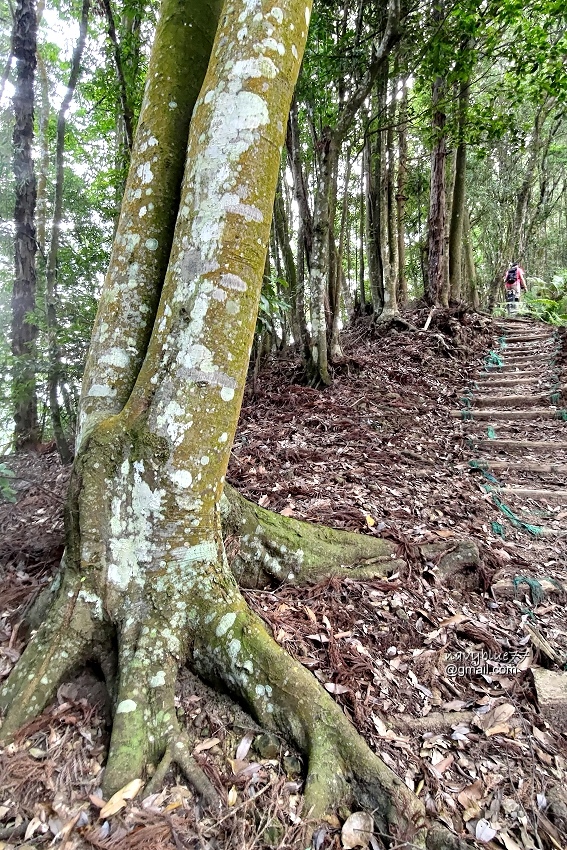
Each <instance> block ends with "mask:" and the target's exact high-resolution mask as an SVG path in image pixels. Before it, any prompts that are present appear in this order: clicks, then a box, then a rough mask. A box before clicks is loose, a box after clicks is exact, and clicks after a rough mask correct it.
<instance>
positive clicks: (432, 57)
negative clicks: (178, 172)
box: [0, 0, 567, 461]
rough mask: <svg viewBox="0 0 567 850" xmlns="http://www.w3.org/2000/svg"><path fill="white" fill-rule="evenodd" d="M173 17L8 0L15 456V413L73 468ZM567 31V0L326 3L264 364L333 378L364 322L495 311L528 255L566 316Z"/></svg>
mask: <svg viewBox="0 0 567 850" xmlns="http://www.w3.org/2000/svg"><path fill="white" fill-rule="evenodd" d="M158 12H159V9H158V4H157V3H154V2H148V3H146V2H142V0H126V2H122V0H119V2H114V0H100V2H98V3H96V4H91V2H90V0H83V3H82V5H81V3H77V2H72V3H67V2H59V0H54V2H51V0H50V2H49V4H47V5H46V4H45V3H44V0H40V2H39V3H38V4H37V5H36V0H20V2H18V4H17V5H16V6H14V4H13V3H12V2H11V0H8V2H2V4H1V5H0V19H1V22H2V28H1V32H0V52H1V55H2V57H3V58H2V76H1V82H0V90H1V99H0V186H1V191H0V298H1V310H0V321H1V323H2V327H1V333H0V357H1V360H2V367H3V368H2V384H1V387H0V427H1V431H2V436H3V442H4V443H5V444H7V443H8V442H9V441H10V439H11V436H12V431H13V425H12V422H13V419H14V414H15V417H16V435H15V436H16V444H17V445H18V446H20V447H22V446H25V445H26V444H30V443H31V444H33V443H37V442H39V441H48V440H51V439H55V440H56V443H57V447H58V450H59V452H60V454H61V457H62V459H63V460H64V461H68V460H70V458H71V454H72V443H73V433H74V423H75V416H76V411H77V404H78V398H79V393H80V383H81V376H82V369H83V364H84V360H85V356H86V351H87V347H88V342H89V336H90V332H91V328H92V324H93V321H94V316H95V312H96V306H97V299H98V297H99V293H100V289H101V285H102V281H103V277H104V274H105V270H106V267H107V264H108V259H109V254H110V248H111V244H112V239H113V235H114V230H115V226H116V222H117V216H118V212H119V209H120V202H121V198H122V193H123V188H124V184H125V179H126V174H127V170H128V164H129V155H130V150H131V145H132V138H133V132H134V129H135V126H136V122H137V116H138V111H139V107H140V102H141V96H142V92H143V87H144V79H145V72H146V67H147V60H148V55H149V47H150V45H151V41H152V37H153V31H154V27H155V22H156V16H157V15H158ZM566 22H567V17H566V13H565V6H564V4H563V3H561V2H557V1H556V0H536V2H532V3H530V4H529V5H528V6H526V5H525V4H524V3H520V2H517V0H506V1H505V2H490V0H483V2H480V3H479V2H471V0H456V2H453V3H450V2H445V0H433V2H428V3H422V2H418V3H415V4H409V3H407V2H402V3H401V6H400V4H399V3H397V2H391V3H390V4H389V5H388V4H385V3H375V2H368V0H357V2H356V3H347V2H344V3H343V2H336V0H319V1H318V2H317V3H316V4H315V7H314V14H313V17H312V21H311V27H310V33H309V42H308V46H307V51H306V54H305V58H304V62H303V67H302V73H301V76H300V80H299V83H298V86H297V89H296V93H295V98H294V102H293V104H292V110H291V115H290V119H289V125H288V130H287V143H286V147H285V149H284V152H283V156H282V164H281V172H280V180H279V189H278V193H277V197H276V201H275V205H274V212H273V223H272V235H271V242H270V250H269V253H268V259H267V262H266V269H265V276H264V287H263V293H262V298H261V304H260V313H259V316H258V323H257V331H256V342H255V348H254V350H253V353H252V367H253V368H254V370H255V371H257V367H258V366H259V365H260V362H261V360H262V358H264V357H266V356H267V355H268V354H269V353H270V352H272V351H274V350H277V349H285V348H286V347H287V346H289V345H292V344H296V345H297V346H298V347H299V350H300V351H301V352H302V356H303V361H304V367H305V379H306V380H307V381H309V382H310V383H311V384H312V385H313V386H323V385H326V384H329V383H330V382H331V379H332V364H333V363H337V362H340V360H341V357H342V353H341V344H340V329H341V327H343V326H344V325H345V324H346V323H348V322H349V320H350V319H351V317H352V316H353V315H357V314H358V315H364V314H368V315H370V314H372V315H373V317H374V318H375V319H376V321H379V322H380V321H382V322H386V321H388V322H390V321H394V322H398V321H402V322H403V320H401V319H400V318H398V317H400V314H402V313H403V311H404V310H405V309H406V308H407V307H409V306H412V305H413V304H415V302H416V301H417V300H418V299H423V300H424V301H425V303H427V304H428V305H429V306H431V307H435V306H445V307H446V306H448V305H450V304H451V305H456V304H465V305H468V306H470V307H472V308H479V307H480V308H482V309H489V310H492V309H493V308H494V307H495V305H496V304H497V303H498V302H499V301H500V300H501V292H500V288H501V281H502V276H503V273H504V271H505V268H506V267H507V264H508V263H509V262H510V261H512V260H519V261H520V263H521V265H522V266H523V267H524V268H525V269H526V271H527V276H528V283H529V285H530V293H529V295H528V301H529V302H531V304H532V306H533V309H534V310H537V311H538V312H539V314H540V315H545V317H546V318H547V319H548V320H550V321H553V322H555V323H560V322H562V321H563V319H564V318H565V314H567V272H566V271H565V270H566V269H567V240H566V238H565V237H566V233H567V191H566V189H567V186H566V180H565V163H566V160H567V133H566V129H567V123H566V116H565V96H566V92H567V71H566V66H565V54H566V52H567V37H566ZM36 23H37V26H36ZM14 269H16V273H15V272H14Z"/></svg>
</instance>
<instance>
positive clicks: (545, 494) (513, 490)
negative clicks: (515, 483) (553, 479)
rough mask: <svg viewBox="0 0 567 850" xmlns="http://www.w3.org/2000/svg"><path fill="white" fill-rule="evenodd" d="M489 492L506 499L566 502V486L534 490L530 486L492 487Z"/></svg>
mask: <svg viewBox="0 0 567 850" xmlns="http://www.w3.org/2000/svg"><path fill="white" fill-rule="evenodd" d="M491 492H493V493H496V495H497V496H505V497H506V498H507V499H542V500H545V501H548V502H567V488H565V489H563V490H535V489H532V488H530V487H493V488H492V490H491Z"/></svg>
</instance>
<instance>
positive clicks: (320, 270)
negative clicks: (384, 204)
mask: <svg viewBox="0 0 567 850" xmlns="http://www.w3.org/2000/svg"><path fill="white" fill-rule="evenodd" d="M337 157H338V152H337V151H336V148H335V146H334V143H333V139H332V134H331V131H330V129H329V128H328V127H327V128H326V129H325V130H324V131H323V134H322V137H321V139H320V143H319V175H318V180H317V191H316V194H315V207H314V212H313V250H312V255H311V270H310V273H309V295H310V304H311V326H312V338H311V363H310V364H308V370H307V371H308V378H309V382H310V383H312V384H313V385H318V384H320V383H322V384H324V385H326V386H329V384H330V383H331V376H330V374H329V357H328V350H327V312H326V299H327V293H328V287H327V282H328V269H329V260H330V257H329V241H330V240H329V229H330V227H331V221H330V217H331V209H330V203H331V189H332V179H333V174H334V172H335V170H336V160H337Z"/></svg>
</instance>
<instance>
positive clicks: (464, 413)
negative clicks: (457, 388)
mask: <svg viewBox="0 0 567 850" xmlns="http://www.w3.org/2000/svg"><path fill="white" fill-rule="evenodd" d="M472 418H473V415H472V411H470V410H469V409H468V408H467V407H464V408H463V409H462V410H461V419H462V420H463V422H470V421H471V420H472Z"/></svg>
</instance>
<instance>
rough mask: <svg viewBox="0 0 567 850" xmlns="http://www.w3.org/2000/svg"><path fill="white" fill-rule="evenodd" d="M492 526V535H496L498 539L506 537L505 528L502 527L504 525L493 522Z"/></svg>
mask: <svg viewBox="0 0 567 850" xmlns="http://www.w3.org/2000/svg"><path fill="white" fill-rule="evenodd" d="M490 524H491V526H492V533H493V534H496V535H497V536H498V537H505V536H506V535H505V534H504V526H503V525H502V523H500V522H496V520H493V521H492V522H491V523H490Z"/></svg>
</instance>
